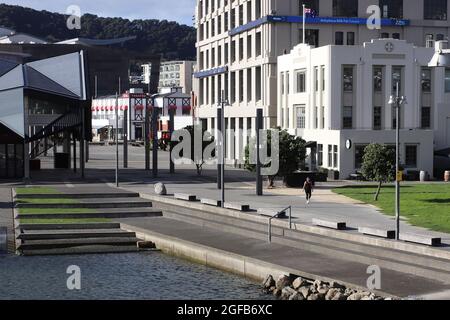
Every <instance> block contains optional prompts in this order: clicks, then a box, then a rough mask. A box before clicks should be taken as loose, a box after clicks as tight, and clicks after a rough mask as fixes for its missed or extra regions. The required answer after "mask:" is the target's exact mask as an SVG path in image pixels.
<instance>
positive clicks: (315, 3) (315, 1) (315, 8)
mask: <svg viewBox="0 0 450 320" xmlns="http://www.w3.org/2000/svg"><path fill="white" fill-rule="evenodd" d="M303 4H304V5H305V7H306V8H307V9H311V14H310V16H313V17H316V16H318V15H319V0H299V6H298V7H299V16H303V6H302V5H303Z"/></svg>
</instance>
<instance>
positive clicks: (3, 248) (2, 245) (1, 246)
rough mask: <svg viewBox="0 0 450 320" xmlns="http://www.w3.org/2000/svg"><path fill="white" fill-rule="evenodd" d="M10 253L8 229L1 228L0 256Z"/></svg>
mask: <svg viewBox="0 0 450 320" xmlns="http://www.w3.org/2000/svg"><path fill="white" fill-rule="evenodd" d="M7 251H8V240H7V229H6V227H0V254H3V253H6V252H7Z"/></svg>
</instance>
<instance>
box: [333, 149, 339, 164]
mask: <svg viewBox="0 0 450 320" xmlns="http://www.w3.org/2000/svg"><path fill="white" fill-rule="evenodd" d="M333 167H334V168H337V167H339V158H338V146H333Z"/></svg>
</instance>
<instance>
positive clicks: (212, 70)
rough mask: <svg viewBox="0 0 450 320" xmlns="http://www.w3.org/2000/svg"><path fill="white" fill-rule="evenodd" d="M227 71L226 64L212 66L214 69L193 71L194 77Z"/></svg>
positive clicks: (203, 76)
mask: <svg viewBox="0 0 450 320" xmlns="http://www.w3.org/2000/svg"><path fill="white" fill-rule="evenodd" d="M227 71H228V66H225V67H219V68H214V69H209V70H205V71H199V72H195V73H194V77H195V78H197V79H198V78H205V77H210V76H215V75H217V74H222V73H225V72H227Z"/></svg>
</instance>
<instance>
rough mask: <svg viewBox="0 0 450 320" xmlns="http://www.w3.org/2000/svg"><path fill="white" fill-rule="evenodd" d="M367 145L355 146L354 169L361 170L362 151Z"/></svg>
mask: <svg viewBox="0 0 450 320" xmlns="http://www.w3.org/2000/svg"><path fill="white" fill-rule="evenodd" d="M366 147H367V145H356V146H355V169H361V167H362V164H363V158H364V151H365V149H366Z"/></svg>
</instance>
